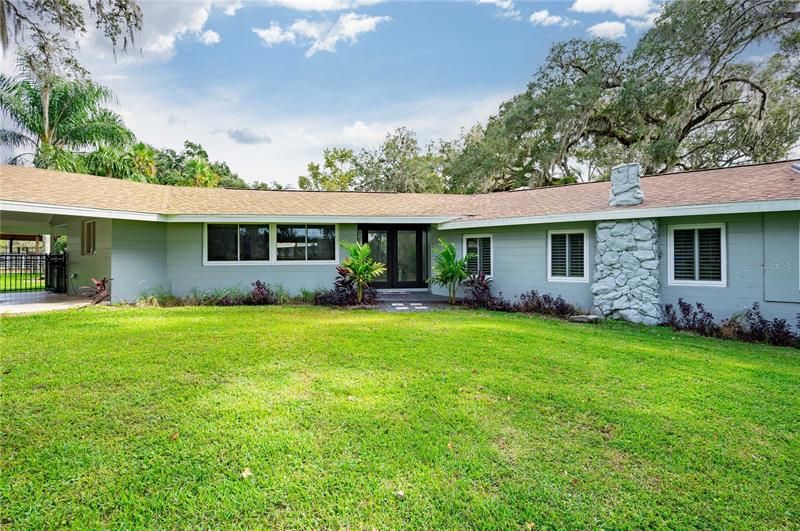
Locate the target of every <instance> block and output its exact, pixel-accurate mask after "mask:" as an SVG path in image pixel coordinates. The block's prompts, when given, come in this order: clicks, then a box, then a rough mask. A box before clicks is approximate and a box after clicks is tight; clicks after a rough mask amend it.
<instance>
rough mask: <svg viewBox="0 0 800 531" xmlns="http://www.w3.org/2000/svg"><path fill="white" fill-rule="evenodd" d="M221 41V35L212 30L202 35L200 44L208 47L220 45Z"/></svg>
mask: <svg viewBox="0 0 800 531" xmlns="http://www.w3.org/2000/svg"><path fill="white" fill-rule="evenodd" d="M219 41H220V37H219V33H217V32H216V31H212V30H207V31H204V32H203V33H202V34H200V42H202V43H203V44H205V45H206V46H211V45H212V44H218V43H219Z"/></svg>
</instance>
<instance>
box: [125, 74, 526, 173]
mask: <svg viewBox="0 0 800 531" xmlns="http://www.w3.org/2000/svg"><path fill="white" fill-rule="evenodd" d="M143 79H147V82H148V83H150V84H155V85H154V86H152V87H150V88H151V89H152V90H148V91H142V90H141V89H140V87H141V86H142V83H141V82H140V81H141V80H143ZM158 83H159V82H158V80H154V79H149V78H147V74H146V73H144V72H142V73H138V74H133V73H132V74H131V77H130V78H129V79H127V80H124V81H118V82H114V83H111V88H112V89H113V90H114V92H115V93H116V94H117V98H118V101H119V107H118V108H117V110H118V111H119V112H120V114H121V115H122V116H123V118H124V120H125V124H126V125H127V126H128V127H130V128H131V129H132V130H133V131H134V132H135V133H136V136H137V137H138V138H139V139H140V140H141V141H143V142H147V143H149V144H152V145H154V146H156V147H160V148H166V147H169V148H173V149H181V147H182V146H183V142H184V140H187V139H190V140H192V141H194V142H199V143H201V144H202V145H203V147H205V148H206V149H207V150H208V153H209V155H210V157H211V159H212V160H221V161H225V162H227V163H228V164H229V165H230V167H231V169H232V170H233V171H234V172H237V173H238V174H239V175H240V176H241V177H242V178H243V179H245V180H247V181H249V182H252V181H272V180H276V181H278V182H281V183H283V184H296V181H297V176H298V175H302V174H304V173H305V171H306V165H307V164H308V163H309V162H310V161H321V158H322V150H323V149H324V148H326V147H331V146H344V147H351V148H353V149H356V150H357V149H360V148H362V147H374V146H376V145H378V144H379V143H380V142H381V140H382V139H383V137H384V135H385V134H386V132H387V131H390V130H392V129H395V128H397V127H399V126H403V125H404V126H407V127H409V128H411V129H413V130H414V131H416V132H417V134H418V135H419V139H420V142H421V143H423V144H425V143H427V142H428V141H430V140H435V139H438V138H446V139H452V138H454V137H455V136H456V135H458V133H459V130H460V128H461V127H470V126H472V125H473V124H475V123H476V122H478V121H485V120H486V119H487V118H488V117H489V116H490V115H491V114H494V113H496V112H497V109H498V106H499V105H500V103H502V102H503V101H505V100H507V99H508V98H509V97H511V96H512V92H511V91H507V92H497V93H492V94H488V95H487V94H480V95H466V94H462V95H442V96H441V97H432V98H426V99H423V100H415V101H403V102H396V103H392V104H389V105H382V106H375V107H374V108H369V109H364V110H363V111H358V112H347V113H337V112H336V111H332V112H330V113H326V114H324V115H320V114H319V113H317V112H308V113H302V112H298V111H297V110H296V109H292V110H287V111H285V112H284V111H280V110H278V109H275V108H272V107H269V106H265V107H264V108H263V109H262V108H254V106H253V105H252V101H250V100H249V99H248V98H246V97H243V96H242V95H241V94H240V95H238V96H237V95H235V94H229V95H228V96H227V97H220V94H219V93H209V94H208V95H207V96H203V97H194V98H182V99H180V100H179V101H178V102H176V100H175V98H174V94H170V95H164V96H161V95H160V94H162V91H160V90H158V89H159V84H158ZM223 92H224V91H223ZM246 92H247V90H245V93H246ZM167 111H169V112H167ZM267 138H269V139H270V140H271V143H269V142H267V141H266V139H267ZM242 140H244V141H245V142H248V141H249V142H250V143H242ZM259 141H260V142H259ZM254 142H255V143H254Z"/></svg>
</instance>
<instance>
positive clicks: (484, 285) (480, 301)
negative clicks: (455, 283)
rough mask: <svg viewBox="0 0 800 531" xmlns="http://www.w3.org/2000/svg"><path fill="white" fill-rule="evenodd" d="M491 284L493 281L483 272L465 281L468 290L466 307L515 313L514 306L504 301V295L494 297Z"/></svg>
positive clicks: (465, 298) (465, 301) (465, 299)
mask: <svg viewBox="0 0 800 531" xmlns="http://www.w3.org/2000/svg"><path fill="white" fill-rule="evenodd" d="M490 283H491V279H489V278H488V277H487V276H486V274H485V273H483V272H481V273H478V274H477V275H470V277H469V278H468V279H467V280H466V281H464V287H465V288H466V290H467V293H466V296H465V297H464V301H463V303H464V305H465V306H469V307H470V308H482V309H485V310H493V311H498V312H510V311H513V309H514V308H513V305H512V304H511V303H510V302H508V301H506V300H504V299H503V296H502V294H500V295H499V296H497V297H495V296H493V295H492V288H491V286H490Z"/></svg>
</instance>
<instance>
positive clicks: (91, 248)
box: [81, 220, 97, 255]
mask: <svg viewBox="0 0 800 531" xmlns="http://www.w3.org/2000/svg"><path fill="white" fill-rule="evenodd" d="M96 239H97V224H96V223H95V221H94V220H92V221H84V222H83V223H81V254H83V255H86V254H94V253H95V250H96V247H95V242H96Z"/></svg>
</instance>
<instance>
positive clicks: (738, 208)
mask: <svg viewBox="0 0 800 531" xmlns="http://www.w3.org/2000/svg"><path fill="white" fill-rule="evenodd" d="M645 201H646V200H645ZM795 210H800V199H779V200H775V201H742V202H739V203H713V204H707V205H686V206H674V207H658V208H646V207H643V208H640V207H636V208H632V209H631V208H628V207H617V208H615V209H613V210H600V211H593V212H579V213H573V214H554V215H549V216H526V217H516V218H497V219H481V220H474V221H469V220H463V221H462V220H453V221H445V222H444V223H440V224H439V226H438V229H439V230H456V229H473V228H482V227H507V226H513V225H540V224H543V223H565V222H568V221H605V220H615V219H642V218H666V217H681V216H703V215H714V214H750V213H761V212H787V211H795Z"/></svg>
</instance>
